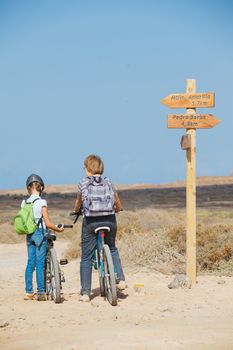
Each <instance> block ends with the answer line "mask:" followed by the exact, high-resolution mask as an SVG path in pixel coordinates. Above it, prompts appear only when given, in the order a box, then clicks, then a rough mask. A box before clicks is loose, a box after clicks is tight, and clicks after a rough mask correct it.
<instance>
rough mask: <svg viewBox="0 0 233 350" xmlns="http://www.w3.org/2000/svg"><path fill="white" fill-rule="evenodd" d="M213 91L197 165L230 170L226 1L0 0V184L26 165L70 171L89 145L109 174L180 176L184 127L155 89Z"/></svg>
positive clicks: (232, 120) (117, 177) (54, 178)
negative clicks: (189, 82) (171, 123)
mask: <svg viewBox="0 0 233 350" xmlns="http://www.w3.org/2000/svg"><path fill="white" fill-rule="evenodd" d="M187 78H195V79H196V80H197V91H198V92H210V91H213V92H215V94H216V106H215V108H212V109H199V110H198V112H199V113H204V112H205V113H207V112H208V113H212V114H213V115H215V116H216V117H218V118H220V119H221V120H222V122H221V124H219V125H218V126H216V127H215V128H213V129H207V130H198V131H197V175H198V176H202V175H210V176H211V175H229V174H230V173H232V172H233V156H232V149H233V137H232V130H233V3H232V1H227V0H222V1H220V0H219V1H216V0H205V1H203V0H202V1H201V0H195V1H194V0H190V1H187V0H186V1H182V0H177V1H172V0H157V1H156V0H154V1H152V0H151V1H149V0H141V1H137V0H134V1H133V0H132V1H127V0H117V1H116V0H115V1H113V0H112V1H111V0H108V1H107V0H106V1H105V0H98V1H97V0H93V1H89V0H82V1H81V0H80V1H78V0H75V1H69V0H67V1H65V0H64V1H59V0H56V1H55V0H54V1H53V0H47V1H45V0H40V1H31V0H30V1H23V0H21V1H11V0H0V120H1V137H0V159H1V161H0V188H18V187H20V188H21V187H23V186H24V184H25V178H26V177H27V176H28V175H29V174H30V173H32V172H35V173H38V174H40V175H41V176H42V177H43V178H44V180H45V182H46V183H48V184H71V183H77V182H78V181H79V179H80V178H81V177H82V176H83V175H84V173H83V160H84V158H85V157H86V156H87V155H88V154H89V153H96V154H99V155H100V156H101V157H102V158H103V160H104V162H105V166H106V172H105V174H106V175H108V176H110V177H111V178H112V180H113V181H114V182H115V183H164V182H172V181H176V180H180V179H184V178H185V176H186V172H185V152H184V151H182V150H181V148H180V139H181V136H182V135H183V134H184V133H185V130H177V129H167V114H168V113H172V111H173V112H175V113H182V112H184V110H171V109H169V108H168V107H166V106H164V105H162V104H161V103H160V100H161V99H162V98H163V97H165V96H166V95H168V94H170V93H175V92H176V93H179V92H180V93H181V92H185V88H186V79H187Z"/></svg>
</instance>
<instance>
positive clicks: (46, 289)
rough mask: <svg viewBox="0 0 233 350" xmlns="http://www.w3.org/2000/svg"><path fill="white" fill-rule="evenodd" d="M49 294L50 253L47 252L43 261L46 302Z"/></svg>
mask: <svg viewBox="0 0 233 350" xmlns="http://www.w3.org/2000/svg"><path fill="white" fill-rule="evenodd" d="M50 292H51V274H50V252H49V251H48V252H47V254H46V260H45V293H46V296H47V300H49V296H50Z"/></svg>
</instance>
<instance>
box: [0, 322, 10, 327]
mask: <svg viewBox="0 0 233 350" xmlns="http://www.w3.org/2000/svg"><path fill="white" fill-rule="evenodd" d="M7 326H9V322H7V321H0V328H5V327H7Z"/></svg>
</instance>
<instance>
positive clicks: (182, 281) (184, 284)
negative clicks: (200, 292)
mask: <svg viewBox="0 0 233 350" xmlns="http://www.w3.org/2000/svg"><path fill="white" fill-rule="evenodd" d="M180 287H181V288H191V287H192V283H191V281H190V279H189V278H188V277H187V276H186V275H185V274H179V275H176V276H175V278H174V280H173V281H172V282H171V283H169V285H168V288H169V289H176V288H180Z"/></svg>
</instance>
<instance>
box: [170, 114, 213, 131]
mask: <svg viewBox="0 0 233 350" xmlns="http://www.w3.org/2000/svg"><path fill="white" fill-rule="evenodd" d="M219 123H220V120H219V119H217V118H215V117H214V116H213V115H212V114H193V115H190V114H189V115H188V114H168V119H167V127H168V128H172V129H209V128H212V127H213V126H215V125H217V124H219Z"/></svg>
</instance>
